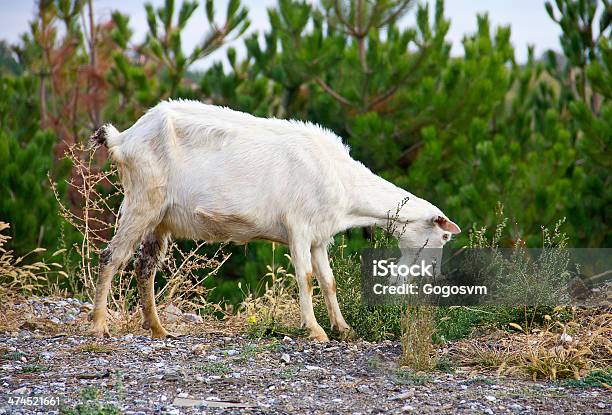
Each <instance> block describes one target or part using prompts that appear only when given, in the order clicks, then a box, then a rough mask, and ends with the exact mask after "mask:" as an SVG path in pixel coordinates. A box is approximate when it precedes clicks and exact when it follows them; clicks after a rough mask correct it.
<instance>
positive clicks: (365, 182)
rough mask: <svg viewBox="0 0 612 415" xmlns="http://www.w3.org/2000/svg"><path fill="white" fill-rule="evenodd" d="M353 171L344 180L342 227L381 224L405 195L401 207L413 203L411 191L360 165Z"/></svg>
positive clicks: (382, 224) (387, 219)
mask: <svg viewBox="0 0 612 415" xmlns="http://www.w3.org/2000/svg"><path fill="white" fill-rule="evenodd" d="M353 173H354V174H353V175H351V177H347V178H346V180H345V189H346V190H347V196H348V198H349V203H348V212H347V216H346V218H345V222H346V223H344V224H343V225H344V226H343V227H344V228H345V229H349V228H357V227H365V226H379V227H385V226H387V223H388V221H389V216H390V215H391V216H393V215H395V213H396V211H397V209H398V208H399V207H400V206H401V204H402V201H404V200H405V199H406V198H408V201H407V202H406V205H405V207H404V208H402V211H404V210H406V209H409V208H410V205H411V204H413V203H415V201H414V200H413V199H414V198H415V197H414V196H413V195H412V194H410V193H408V192H407V191H405V190H404V189H401V188H399V187H397V186H395V185H394V184H392V183H390V182H388V181H387V180H385V179H383V178H382V177H379V176H377V175H375V174H374V173H372V172H371V171H369V170H368V169H367V168H365V167H363V166H359V168H356V169H354V170H353ZM417 199H418V198H417Z"/></svg>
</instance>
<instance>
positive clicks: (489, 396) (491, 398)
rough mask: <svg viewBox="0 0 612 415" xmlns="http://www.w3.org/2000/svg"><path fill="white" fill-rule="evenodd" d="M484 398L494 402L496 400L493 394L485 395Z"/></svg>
mask: <svg viewBox="0 0 612 415" xmlns="http://www.w3.org/2000/svg"><path fill="white" fill-rule="evenodd" d="M485 399H486V400H487V401H489V402H495V401H496V400H497V398H495V396H493V395H485Z"/></svg>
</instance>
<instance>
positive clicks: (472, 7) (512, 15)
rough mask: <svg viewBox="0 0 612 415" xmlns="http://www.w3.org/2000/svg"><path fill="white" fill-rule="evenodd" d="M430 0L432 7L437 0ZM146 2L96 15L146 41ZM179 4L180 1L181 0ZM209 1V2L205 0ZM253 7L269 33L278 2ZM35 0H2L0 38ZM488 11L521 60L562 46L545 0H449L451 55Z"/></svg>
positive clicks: (194, 23)
mask: <svg viewBox="0 0 612 415" xmlns="http://www.w3.org/2000/svg"><path fill="white" fill-rule="evenodd" d="M420 1H421V2H423V1H429V2H430V3H432V4H431V5H430V7H431V9H432V10H433V6H434V4H435V1H434V0H420ZM150 2H151V3H153V4H154V5H162V4H163V3H164V0H150ZM227 2H228V0H217V1H216V2H215V9H216V11H217V16H218V17H217V20H218V21H221V19H223V18H224V17H225V8H226V5H227ZM144 3H145V2H144V1H138V0H127V1H126V0H94V10H95V15H96V18H97V19H99V20H102V21H103V20H105V19H109V18H110V14H111V12H112V11H113V10H119V11H121V12H122V13H124V14H128V15H129V16H130V22H131V23H130V25H131V28H132V29H133V30H134V37H133V39H134V40H135V41H141V40H143V39H144V36H145V34H146V32H147V23H146V15H145V11H144V6H143V5H144ZM177 4H180V0H177ZM201 4H204V0H201ZM243 4H244V5H246V6H247V7H248V8H249V17H250V19H251V26H250V29H249V32H252V31H258V32H260V33H262V32H264V31H265V30H266V29H267V28H268V17H267V12H266V9H267V8H268V7H271V6H273V5H274V4H276V0H243ZM34 7H35V0H0V39H5V40H8V41H9V42H10V43H15V42H18V41H19V36H20V34H21V33H23V32H24V31H26V30H27V25H28V22H29V21H30V20H31V19H32V16H33V14H34ZM485 12H486V13H488V14H489V18H490V20H491V23H492V27H495V26H497V25H507V24H510V25H511V27H512V36H511V40H512V44H513V45H514V47H515V54H516V57H517V60H518V61H519V62H523V61H525V60H526V57H527V45H534V47H535V56H536V57H538V56H540V55H541V54H542V53H543V52H544V51H546V50H548V49H554V50H560V45H559V34H560V29H559V27H558V26H557V25H556V24H555V23H554V22H553V21H552V20H551V19H550V18H549V17H548V15H547V13H546V11H545V9H544V1H540V0H446V1H445V16H446V17H447V18H450V21H451V27H450V30H449V33H448V35H447V39H448V40H449V41H450V42H452V45H453V48H452V54H453V55H461V54H462V53H463V47H462V44H461V40H462V39H463V37H464V36H465V35H466V34H470V33H473V32H474V31H475V30H476V15H477V14H479V13H485ZM414 14H415V13H414V12H410V14H409V15H408V16H407V17H406V18H405V19H403V20H402V21H401V22H400V26H404V25H413V24H414V20H415V19H414ZM206 23H207V22H206V19H205V17H204V9H203V6H202V5H200V7H199V8H198V10H196V12H195V13H194V15H193V16H192V18H191V20H190V22H189V24H188V25H187V27H186V29H185V32H184V33H185V35H184V37H183V44H184V47H185V49H186V50H187V51H189V50H191V49H192V48H193V47H194V46H195V45H196V44H197V43H198V41H200V40H201V39H202V33H203V26H205V25H206ZM232 46H234V47H235V48H236V49H237V50H238V53H239V56H241V55H243V53H244V46H243V41H242V40H237V41H235V42H234V44H232ZM224 58H225V51H224V50H220V51H217V52H216V53H215V54H213V55H212V56H210V57H208V58H206V59H205V61H200V62H196V64H194V69H203V68H206V67H208V66H210V64H211V63H212V62H213V61H216V60H223V59H224Z"/></svg>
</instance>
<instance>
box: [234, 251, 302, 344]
mask: <svg viewBox="0 0 612 415" xmlns="http://www.w3.org/2000/svg"><path fill="white" fill-rule="evenodd" d="M272 249H273V250H274V249H275V244H273V245H272ZM272 257H273V258H274V252H273V253H272ZM285 258H286V259H287V266H289V262H290V257H289V255H285ZM267 269H268V273H267V274H266V275H265V277H266V280H265V281H266V283H265V287H264V290H263V294H262V295H260V296H256V295H255V293H253V291H252V290H249V291H248V292H244V294H245V297H244V300H243V301H242V303H241V304H240V306H239V307H238V311H237V313H236V314H235V315H234V316H233V317H232V319H234V320H238V321H240V320H242V321H244V322H245V323H246V326H247V327H248V329H249V330H250V331H251V332H252V333H254V334H256V335H259V336H263V335H269V334H275V333H283V332H287V331H290V330H291V328H295V327H298V326H299V324H300V307H299V303H298V300H297V298H298V288H297V283H296V281H295V277H294V276H293V275H292V274H290V273H288V272H287V268H285V267H283V266H276V264H270V265H268V266H267Z"/></svg>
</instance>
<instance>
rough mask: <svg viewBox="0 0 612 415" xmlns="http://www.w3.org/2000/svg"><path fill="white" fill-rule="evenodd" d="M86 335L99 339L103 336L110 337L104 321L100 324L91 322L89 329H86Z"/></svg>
mask: <svg viewBox="0 0 612 415" xmlns="http://www.w3.org/2000/svg"><path fill="white" fill-rule="evenodd" d="M87 335H88V336H93V337H95V338H97V339H101V338H104V337H110V332H109V331H108V326H107V325H106V324H105V323H102V324H95V323H94V324H92V325H91V327H90V328H89V330H88V331H87Z"/></svg>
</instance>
